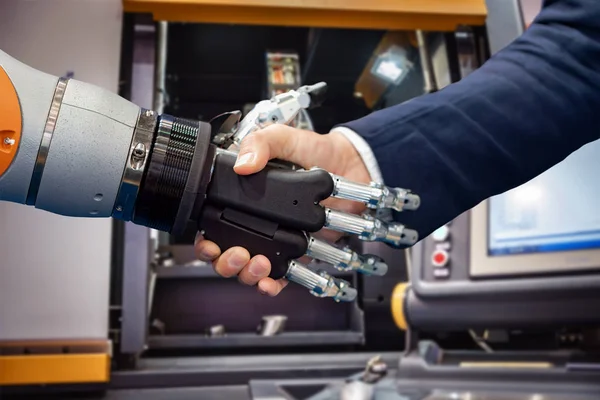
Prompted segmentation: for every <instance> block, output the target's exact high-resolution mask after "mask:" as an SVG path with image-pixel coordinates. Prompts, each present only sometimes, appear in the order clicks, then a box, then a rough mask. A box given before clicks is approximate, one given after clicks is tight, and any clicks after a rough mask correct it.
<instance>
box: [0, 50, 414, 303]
mask: <svg viewBox="0 0 600 400" xmlns="http://www.w3.org/2000/svg"><path fill="white" fill-rule="evenodd" d="M325 88H326V87H325V84H323V83H321V84H317V85H314V86H308V87H303V88H300V89H298V90H297V91H292V92H288V93H284V94H281V95H278V96H276V97H274V98H273V99H271V100H266V101H263V102H261V103H259V104H257V106H256V108H255V109H254V110H252V112H250V113H249V114H248V115H247V116H246V117H245V118H244V119H243V120H241V121H240V114H239V113H237V112H234V113H228V114H224V115H222V116H219V117H217V118H215V119H214V120H213V121H212V122H211V124H208V123H204V122H199V121H190V120H185V119H180V118H176V117H173V116H170V115H166V114H163V115H158V114H157V113H155V112H153V111H151V110H144V109H140V108H139V107H137V106H135V105H134V104H132V103H130V102H129V101H127V100H125V99H123V98H121V97H119V96H117V95H115V94H113V93H111V92H108V91H106V90H103V89H100V88H97V87H95V86H92V85H88V84H85V83H82V82H78V81H76V80H67V79H63V78H56V77H53V76H50V75H47V74H44V73H42V72H39V71H36V70H34V69H32V68H30V67H28V66H25V65H23V64H21V63H20V62H18V61H16V60H14V59H12V58H11V57H9V56H8V55H7V54H5V53H3V52H1V51H0V93H1V94H2V96H1V97H0V140H1V142H0V200H7V201H13V202H17V203H22V204H27V205H30V206H35V207H36V208H39V209H43V210H46V211H49V212H52V213H55V214H61V215H66V216H71V217H114V218H117V219H120V220H124V221H132V222H133V223H135V224H139V225H144V226H147V227H150V228H154V229H158V230H162V231H165V232H170V233H178V232H181V231H183V230H184V228H185V227H186V226H187V224H188V223H189V222H190V221H193V222H194V223H195V224H196V225H197V226H198V229H199V230H200V231H202V232H203V233H204V235H205V237H206V238H207V239H209V240H212V241H214V242H215V243H217V244H218V245H219V246H220V247H221V248H222V249H227V248H230V247H233V246H243V247H245V248H247V249H248V251H249V252H250V254H252V255H256V254H264V255H265V256H267V258H269V260H270V261H271V265H272V270H271V275H270V276H271V277H272V278H275V279H278V278H283V277H286V278H287V279H289V280H290V281H293V282H296V283H298V284H301V285H303V286H305V287H306V288H308V289H309V290H310V291H311V293H313V294H315V295H317V296H321V297H332V298H333V299H335V300H337V301H349V300H353V299H354V298H355V296H356V291H355V290H354V289H352V288H351V287H349V285H348V283H347V282H345V281H342V280H339V279H336V278H334V277H332V276H330V275H328V274H326V273H324V272H315V271H313V270H311V269H309V268H308V267H307V266H305V265H303V264H301V263H299V262H298V261H296V259H297V258H299V257H301V256H303V255H305V254H306V255H309V256H310V257H313V258H316V259H319V260H322V261H325V262H328V263H331V264H332V265H334V266H335V267H337V268H339V269H341V270H355V271H359V272H362V273H366V274H377V275H383V274H384V273H385V272H386V270H387V266H386V265H385V264H384V263H383V262H382V261H381V260H379V259H378V258H377V257H375V256H363V255H359V254H357V253H355V252H353V251H352V250H350V249H347V248H345V249H340V248H337V247H335V246H332V245H330V244H328V243H325V242H323V241H320V240H318V239H315V238H313V237H312V236H311V235H310V233H312V232H316V231H318V230H320V229H322V228H323V227H326V228H329V229H334V230H337V231H340V232H345V233H349V234H355V235H358V236H359V237H360V238H361V239H363V240H368V241H381V242H385V243H388V244H390V245H392V246H409V245H412V244H414V243H416V241H417V240H418V235H417V232H415V231H413V230H410V229H407V228H405V227H404V226H403V225H400V224H398V223H395V222H385V221H382V220H379V219H377V218H375V217H373V216H372V215H369V214H366V215H363V216H355V215H350V214H346V213H342V212H340V211H336V210H331V209H326V208H323V207H322V206H320V204H319V203H320V202H321V201H323V200H325V199H326V198H328V197H331V196H333V197H338V198H343V199H348V200H352V201H359V202H362V203H364V204H365V205H366V206H367V207H368V209H369V210H372V211H375V210H377V209H386V208H387V209H394V210H396V211H403V210H415V209H417V208H418V207H419V202H420V200H419V198H418V196H416V195H414V194H412V193H410V192H409V191H408V190H404V189H394V188H388V187H385V186H383V185H380V184H376V183H372V184H370V185H364V184H359V183H355V182H350V181H348V180H346V179H344V178H342V177H338V176H335V175H332V174H330V173H328V172H326V171H324V170H321V169H312V170H310V171H306V170H297V169H296V168H294V167H293V166H290V165H289V164H286V163H282V162H278V161H274V162H271V163H269V165H267V167H266V168H265V169H264V170H263V171H261V172H260V173H257V174H254V175H251V176H239V175H237V174H236V173H235V172H234V171H233V165H234V163H235V160H236V156H237V153H236V152H235V150H236V149H237V146H238V145H239V143H240V142H241V140H242V139H243V138H244V137H246V136H247V135H248V134H250V133H252V132H253V131H255V130H257V129H261V128H264V127H265V126H267V125H269V124H273V123H290V122H291V121H292V120H293V119H294V118H295V117H296V116H297V115H298V113H299V112H301V111H302V110H303V109H305V108H309V107H311V106H316V105H318V104H319V102H320V101H321V100H322V97H323V96H322V95H323V93H324V90H325ZM211 125H212V126H211ZM211 132H212V133H213V134H211Z"/></svg>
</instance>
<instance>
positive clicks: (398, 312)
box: [390, 283, 408, 331]
mask: <svg viewBox="0 0 600 400" xmlns="http://www.w3.org/2000/svg"><path fill="white" fill-rule="evenodd" d="M407 290H408V283H399V284H398V285H396V287H395V288H394V290H393V291H392V298H391V301H390V303H391V306H392V317H393V318H394V323H395V324H396V326H397V327H398V329H400V330H402V331H405V330H407V329H408V320H407V318H406V314H405V312H404V299H405V298H406V291H407Z"/></svg>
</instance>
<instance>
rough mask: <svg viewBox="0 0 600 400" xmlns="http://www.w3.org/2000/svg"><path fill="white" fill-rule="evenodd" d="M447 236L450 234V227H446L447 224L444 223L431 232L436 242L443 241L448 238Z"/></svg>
mask: <svg viewBox="0 0 600 400" xmlns="http://www.w3.org/2000/svg"><path fill="white" fill-rule="evenodd" d="M448 236H450V228H449V227H448V225H444V226H442V227H440V228H438V229H436V230H435V231H434V232H433V233H432V234H431V237H432V238H433V240H435V241H436V242H444V241H446V240H448Z"/></svg>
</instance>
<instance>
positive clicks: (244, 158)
mask: <svg viewBox="0 0 600 400" xmlns="http://www.w3.org/2000/svg"><path fill="white" fill-rule="evenodd" d="M252 161H254V153H246V154H244V155H241V156H239V157H238V159H237V161H236V162H235V166H236V167H241V166H243V165H248V164H251V163H252Z"/></svg>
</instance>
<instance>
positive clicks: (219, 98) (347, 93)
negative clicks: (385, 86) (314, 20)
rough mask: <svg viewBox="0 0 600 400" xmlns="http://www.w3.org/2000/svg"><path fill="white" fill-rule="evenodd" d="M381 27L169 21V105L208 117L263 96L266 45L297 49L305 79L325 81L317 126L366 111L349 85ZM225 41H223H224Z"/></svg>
mask: <svg viewBox="0 0 600 400" xmlns="http://www.w3.org/2000/svg"><path fill="white" fill-rule="evenodd" d="M383 34H384V32H383V31H366V30H347V29H344V30H341V29H316V30H312V29H306V28H279V27H263V26H260V27H250V26H223V25H197V24H171V25H170V26H169V40H168V43H169V44H168V49H169V50H168V54H169V56H168V59H167V60H168V61H167V92H168V96H169V99H168V105H167V108H166V109H165V111H166V112H170V113H174V114H177V115H181V116H182V117H187V118H199V119H202V120H210V119H211V118H212V117H214V116H215V115H218V114H220V113H222V112H226V111H231V110H243V108H244V106H245V105H246V104H248V103H256V102H258V101H260V100H263V99H265V98H268V97H270V96H267V93H266V87H267V83H266V77H267V71H266V64H265V54H266V52H267V51H292V52H295V53H297V54H298V55H299V57H300V63H301V71H302V81H303V83H305V84H310V83H316V82H320V81H325V82H327V84H328V87H329V89H328V95H327V101H326V103H325V104H324V105H323V106H322V107H320V108H318V109H316V110H314V111H313V112H311V117H312V119H313V122H314V124H315V129H316V131H317V132H320V133H326V132H327V131H328V130H329V129H331V128H332V127H333V126H335V125H336V124H338V123H341V122H345V121H350V120H353V119H357V118H360V117H362V116H364V115H366V114H368V113H369V112H370V110H369V109H367V108H366V107H365V106H364V103H363V102H362V101H361V100H360V99H357V98H355V96H354V85H355V83H356V81H357V79H358V77H359V76H360V74H361V73H362V71H363V69H364V67H365V65H366V64H367V63H368V61H369V58H370V57H371V54H372V52H373V50H374V49H375V48H376V47H377V44H378V43H379V41H380V39H381V37H382V36H383ZM223 43H227V46H223Z"/></svg>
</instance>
